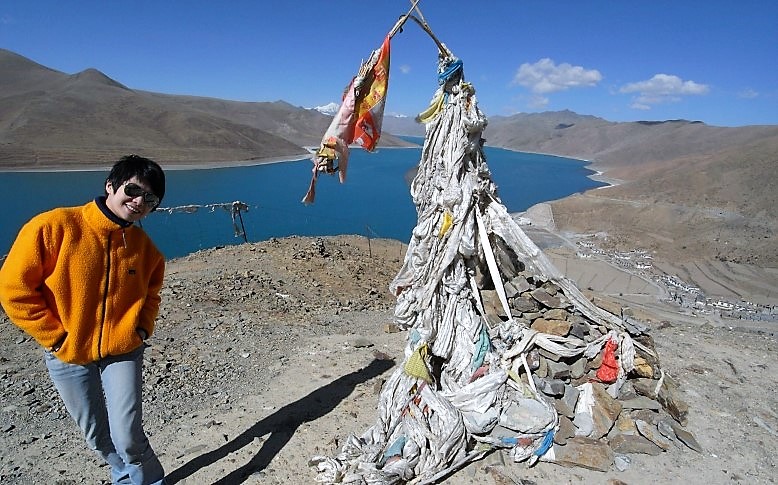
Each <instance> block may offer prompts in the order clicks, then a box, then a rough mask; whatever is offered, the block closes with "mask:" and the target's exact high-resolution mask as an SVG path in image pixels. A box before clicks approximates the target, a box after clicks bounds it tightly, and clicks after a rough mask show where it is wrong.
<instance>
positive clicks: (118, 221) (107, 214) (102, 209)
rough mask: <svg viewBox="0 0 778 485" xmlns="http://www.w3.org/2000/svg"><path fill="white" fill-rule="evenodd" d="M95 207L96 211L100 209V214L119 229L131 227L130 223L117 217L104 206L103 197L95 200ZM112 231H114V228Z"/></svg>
mask: <svg viewBox="0 0 778 485" xmlns="http://www.w3.org/2000/svg"><path fill="white" fill-rule="evenodd" d="M95 205H96V206H97V208H98V209H100V212H102V214H103V215H104V216H105V217H106V218H108V220H109V221H111V222H113V223H114V224H116V225H118V226H119V227H121V228H126V227H130V226H131V225H132V222H129V221H125V220H124V219H122V218H120V217H118V216H117V215H116V214H114V213H113V212H111V209H109V208H108V206H107V205H106V204H105V196H104V195H101V196H99V197H96V198H95ZM113 229H116V228H115V227H114V228H113Z"/></svg>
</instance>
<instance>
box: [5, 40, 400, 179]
mask: <svg viewBox="0 0 778 485" xmlns="http://www.w3.org/2000/svg"><path fill="white" fill-rule="evenodd" d="M330 121H331V117H329V116H326V115H323V114H321V113H319V112H317V111H315V110H310V109H304V108H299V107H294V106H292V105H290V104H289V103H286V102H284V101H277V102H257V103H249V102H238V101H228V100H221V99H214V98H202V97H195V96H179V95H168V94H160V93H152V92H146V91H141V90H134V89H131V88H129V87H127V86H125V85H123V84H122V83H120V82H118V81H116V80H114V79H111V78H110V77H108V76H106V75H105V74H103V73H102V72H100V71H99V70H97V69H93V68H90V69H86V70H84V71H82V72H79V73H76V74H73V75H69V74H65V73H62V72H59V71H55V70H53V69H49V68H47V67H45V66H42V65H40V64H37V63H35V62H33V61H31V60H29V59H27V58H25V57H23V56H20V55H18V54H15V53H13V52H11V51H8V50H4V49H0V168H3V167H5V168H34V169H44V168H62V167H63V166H64V167H67V166H69V165H79V166H81V165H100V164H103V165H104V164H105V163H107V162H109V161H110V160H114V159H116V158H117V157H118V156H121V155H123V154H126V153H130V152H132V153H138V154H141V155H144V154H145V155H148V156H151V157H153V158H155V159H159V160H161V161H164V162H165V163H172V164H176V163H186V164H195V165H196V164H197V163H214V162H224V163H225V164H228V163H231V162H237V161H252V160H254V161H261V160H269V159H283V158H297V157H304V156H306V155H307V153H308V152H307V150H306V149H305V148H304V147H306V146H317V145H318V144H319V142H320V141H321V137H322V135H323V133H324V131H325V130H326V128H327V127H328V126H329V123H330ZM381 142H382V145H384V146H397V145H400V146H405V145H407V143H406V142H403V141H402V140H399V139H397V138H395V137H393V136H392V135H390V134H386V135H385V136H384V137H382V140H381Z"/></svg>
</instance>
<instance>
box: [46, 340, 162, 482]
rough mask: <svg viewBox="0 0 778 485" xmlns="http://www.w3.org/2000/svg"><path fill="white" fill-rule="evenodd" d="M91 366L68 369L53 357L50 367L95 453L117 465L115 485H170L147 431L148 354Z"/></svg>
mask: <svg viewBox="0 0 778 485" xmlns="http://www.w3.org/2000/svg"><path fill="white" fill-rule="evenodd" d="M144 348H145V346H141V347H140V348H138V349H137V350H133V351H132V352H130V353H128V354H124V355H119V356H111V357H106V358H104V359H102V360H99V361H97V362H92V363H90V364H87V365H75V364H66V363H64V362H62V361H61V360H59V359H57V357H56V356H55V355H54V354H52V353H51V352H49V351H46V352H45V360H46V367H47V368H48V369H49V375H50V376H51V380H52V382H53V383H54V386H55V387H56V388H57V390H58V391H59V395H60V396H61V397H62V400H63V401H64V403H65V407H66V408H67V410H68V412H69V413H70V415H71V416H72V417H73V419H74V420H75V421H76V423H77V424H78V427H79V428H81V431H82V432H83V433H84V438H86V442H87V445H88V446H89V448H91V449H93V450H95V451H96V452H97V454H98V455H100V456H101V457H102V458H103V459H104V460H105V461H106V462H108V464H109V465H111V481H112V483H115V484H134V485H150V484H164V483H165V481H164V477H165V472H164V470H163V469H162V464H161V463H160V462H159V458H157V455H156V454H154V450H153V449H151V445H150V444H149V440H148V438H147V437H146V433H145V432H144V431H143V411H142V407H141V404H142V402H143V399H142V395H141V387H142V384H143V379H142V375H141V374H142V371H143V350H144Z"/></svg>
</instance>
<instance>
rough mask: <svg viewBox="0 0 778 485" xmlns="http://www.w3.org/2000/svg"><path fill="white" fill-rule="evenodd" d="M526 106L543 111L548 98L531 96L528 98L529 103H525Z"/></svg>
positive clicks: (536, 95)
mask: <svg viewBox="0 0 778 485" xmlns="http://www.w3.org/2000/svg"><path fill="white" fill-rule="evenodd" d="M527 106H529V107H530V108H532V109H543V108H545V107H546V106H548V98H547V97H545V96H541V95H539V94H533V95H532V96H531V97H530V98H529V102H528V103H527Z"/></svg>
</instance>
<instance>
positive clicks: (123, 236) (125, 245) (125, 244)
mask: <svg viewBox="0 0 778 485" xmlns="http://www.w3.org/2000/svg"><path fill="white" fill-rule="evenodd" d="M122 242H124V249H127V238H126V237H125V235H124V228H122Z"/></svg>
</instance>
